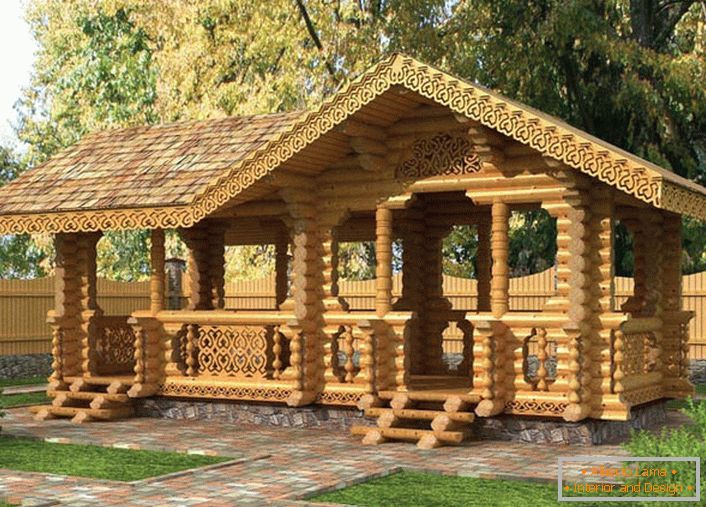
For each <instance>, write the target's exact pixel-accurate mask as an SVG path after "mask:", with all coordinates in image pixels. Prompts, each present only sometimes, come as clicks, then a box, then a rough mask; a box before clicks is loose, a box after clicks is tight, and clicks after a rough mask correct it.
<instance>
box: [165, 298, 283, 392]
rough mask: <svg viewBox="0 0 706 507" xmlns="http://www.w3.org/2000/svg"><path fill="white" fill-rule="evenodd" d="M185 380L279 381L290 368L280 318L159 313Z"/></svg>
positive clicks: (203, 313)
mask: <svg viewBox="0 0 706 507" xmlns="http://www.w3.org/2000/svg"><path fill="white" fill-rule="evenodd" d="M157 318H158V319H159V320H160V321H161V322H162V323H163V324H164V325H165V328H167V329H168V330H171V331H170V334H172V335H173V337H174V338H175V339H176V345H174V344H172V345H171V346H172V347H176V348H177V349H178V351H179V354H178V356H179V359H180V362H181V364H180V368H179V369H180V370H181V371H183V372H184V374H185V375H186V376H188V377H216V378H224V379H229V378H231V379H241V380H243V379H253V380H254V379H264V380H278V379H281V378H282V377H283V373H284V371H285V370H286V369H287V368H288V367H289V366H290V355H291V354H290V347H289V346H288V338H287V337H286V336H285V335H284V333H283V331H282V328H281V326H282V325H284V324H285V323H286V322H287V321H288V320H292V319H293V318H294V317H293V316H292V315H289V314H281V313H274V314H273V313H264V312H263V313H257V314H255V313H232V312H220V311H213V312H197V311H195V312H188V311H185V312H160V313H159V314H158V315H157Z"/></svg>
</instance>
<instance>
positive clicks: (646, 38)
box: [18, 0, 706, 272]
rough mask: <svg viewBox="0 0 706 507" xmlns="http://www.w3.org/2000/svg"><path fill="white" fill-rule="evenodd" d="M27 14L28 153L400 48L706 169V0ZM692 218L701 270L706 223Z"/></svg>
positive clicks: (96, 7) (250, 105) (682, 167)
mask: <svg viewBox="0 0 706 507" xmlns="http://www.w3.org/2000/svg"><path fill="white" fill-rule="evenodd" d="M27 17H28V20H29V22H30V24H31V26H32V29H33V31H34V33H35V37H36V38H37V40H38V43H39V47H40V50H39V57H38V60H37V63H36V66H35V71H34V76H33V81H32V86H31V87H30V88H29V89H28V90H26V92H25V93H24V95H23V98H22V101H21V104H20V112H21V118H22V121H21V123H20V125H19V129H18V136H19V138H20V139H21V140H22V141H24V142H26V143H28V145H29V147H30V148H29V152H28V153H29V156H28V163H29V164H30V166H33V165H35V164H36V163H38V162H40V161H42V160H44V159H45V158H46V157H48V156H50V155H51V154H53V153H54V152H56V150H58V149H60V148H61V147H63V146H66V145H67V144H70V143H72V142H74V141H75V140H76V139H78V138H79V137H80V136H81V135H83V134H84V133H85V132H88V131H91V130H95V129H102V128H108V127H115V126H125V125H132V124H143V123H153V122H162V121H172V120H177V119H188V118H204V117H214V116H223V115H233V114H246V113H266V112H275V111H282V110H291V109H303V108H307V107H310V106H312V105H315V104H318V103H319V102H320V101H321V100H322V99H323V98H324V97H326V96H328V95H330V94H331V93H333V92H334V91H335V90H336V89H338V88H339V87H340V86H341V85H342V84H343V83H344V82H345V81H347V80H348V79H349V78H351V77H352V76H354V75H356V74H357V73H359V72H360V71H362V70H363V69H365V68H367V67H368V66H370V65H371V64H372V63H373V62H375V61H376V60H378V59H379V58H380V57H381V55H383V54H385V53H388V52H390V51H402V52H405V53H408V54H411V55H413V56H416V57H418V58H420V59H423V60H426V61H429V62H432V63H434V64H436V65H438V66H440V67H443V68H446V69H448V70H450V71H452V72H454V73H456V74H458V75H461V76H464V77H466V78H468V79H470V80H474V81H477V82H479V83H481V84H483V85H486V86H489V87H491V88H495V89H497V90H498V91H500V92H502V93H504V94H505V95H507V96H509V97H511V98H514V99H517V100H520V101H523V102H526V103H528V104H530V105H532V106H535V107H537V108H539V109H541V110H543V111H546V112H548V113H550V114H553V115H556V116H558V117H560V118H562V119H564V120H566V121H568V122H569V123H571V124H573V125H575V126H576V127H578V128H581V129H584V130H586V131H588V132H590V133H592V134H594V135H596V136H598V137H600V138H602V139H605V140H607V141H608V142H611V143H613V144H615V145H617V146H619V147H621V148H624V149H626V150H628V151H631V152H633V153H636V154H638V155H640V156H643V157H645V158H647V159H648V160H650V161H652V162H655V163H657V164H659V165H663V166H665V167H668V168H671V169H672V170H674V171H675V172H676V173H678V174H681V175H683V176H685V177H688V178H691V179H693V180H695V181H698V182H700V183H702V184H703V183H706V114H705V113H706V90H705V89H704V87H703V83H704V82H705V81H706V79H705V78H706V75H705V74H706V70H705V65H704V56H705V55H704V47H705V46H704V42H705V41H706V29H705V26H706V7H705V5H704V1H703V0H701V1H697V0H683V1H678V0H570V1H563V0H522V1H520V0H356V1H353V0H339V1H335V2H331V1H324V0H295V1H291V0H270V1H268V2H249V1H248V2H246V1H244V0H202V1H199V2H196V1H193V0H173V1H170V2H143V1H141V0H99V1H95V0H69V1H66V0H30V3H29V6H28V11H27ZM542 220H544V222H542ZM526 223H527V224H530V225H531V226H532V227H534V228H535V229H536V232H538V233H539V234H545V235H548V234H550V233H551V230H552V228H551V224H550V222H549V221H548V218H546V217H545V218H542V216H537V217H527V220H526ZM685 226H686V229H685V247H686V248H687V254H686V256H685V259H686V260H687V264H688V266H689V269H699V268H705V267H706V260H704V259H703V253H700V252H699V251H698V249H699V248H703V242H702V241H700V238H703V237H704V236H706V227H704V226H703V225H702V224H700V223H698V222H696V221H685ZM512 236H513V237H515V238H522V237H524V236H523V235H522V234H521V233H517V234H515V233H513V235H512ZM455 237H456V238H457V241H459V244H458V246H457V247H453V248H452V250H454V251H455V252H456V253H459V255H463V256H466V257H467V256H468V255H469V254H471V252H472V251H473V249H474V243H473V242H474V241H475V239H474V238H473V237H472V235H465V236H464V235H455ZM128 238H130V239H128ZM550 239H551V238H550V236H543V237H542V238H539V240H538V241H537V242H536V243H533V244H530V247H529V248H536V249H535V250H531V251H529V250H526V248H527V246H526V245H524V244H522V245H519V244H518V245H517V246H516V247H511V251H514V252H516V254H517V256H518V260H520V258H521V259H523V260H520V262H525V263H526V265H524V267H523V268H522V269H527V270H529V271H530V272H531V271H532V270H536V269H539V266H544V265H551V263H552V262H553V257H552V255H553V254H552V252H551V249H548V248H547V245H548V242H549V241H550ZM125 241H126V242H127V243H125V244H124V245H123V244H121V243H120V242H119V241H118V240H117V238H116V239H115V241H114V243H113V244H114V246H115V247H116V248H117V249H119V250H121V249H123V248H125V249H126V250H127V251H128V252H129V250H130V248H132V246H131V245H134V244H135V241H136V239H135V238H132V237H129V236H125ZM514 241H515V240H514ZM516 241H520V240H519V239H518V240H516ZM522 241H524V240H522ZM363 253H364V252H363ZM540 257H541V259H543V261H542V262H539V258H540ZM625 259H626V262H628V263H629V256H626V257H625ZM369 260H370V259H368V261H369ZM463 263H466V268H463V267H461V268H458V267H457V268H458V269H461V270H462V271H463V270H464V269H465V271H466V272H470V271H469V269H470V268H469V267H468V266H470V265H469V264H468V259H466V260H463V261H462V264H463ZM454 269H456V268H454ZM626 269H628V270H629V269H631V267H630V266H629V265H626Z"/></svg>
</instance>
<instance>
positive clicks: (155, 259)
mask: <svg viewBox="0 0 706 507" xmlns="http://www.w3.org/2000/svg"><path fill="white" fill-rule="evenodd" d="M164 257H165V255H164V230H163V229H153V230H152V233H151V245H150V267H151V272H150V311H151V312H152V313H153V314H156V313H159V312H161V311H162V310H164Z"/></svg>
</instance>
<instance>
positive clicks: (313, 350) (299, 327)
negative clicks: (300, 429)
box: [280, 188, 325, 406]
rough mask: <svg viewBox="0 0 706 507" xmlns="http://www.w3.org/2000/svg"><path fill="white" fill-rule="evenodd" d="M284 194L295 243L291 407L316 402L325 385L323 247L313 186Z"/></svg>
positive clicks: (286, 374) (290, 331)
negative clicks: (292, 389) (292, 387)
mask: <svg viewBox="0 0 706 507" xmlns="http://www.w3.org/2000/svg"><path fill="white" fill-rule="evenodd" d="M280 195H281V196H282V198H283V199H284V201H285V203H286V204H287V208H288V210H289V214H290V217H291V225H292V240H293V245H294V250H293V258H292V278H293V279H292V303H293V311H294V316H295V318H296V321H292V322H289V323H288V324H287V326H286V327H285V328H284V329H283V332H284V333H285V334H286V335H287V336H288V338H289V340H290V350H291V356H290V363H291V365H290V367H289V368H287V370H285V372H283V374H282V378H283V379H285V380H293V381H294V383H295V390H294V392H293V393H292V395H291V396H290V397H289V399H288V400H287V404H288V405H290V406H301V405H307V404H309V403H312V402H313V401H315V400H316V397H317V396H318V394H319V393H320V392H321V390H322V389H323V386H324V372H325V365H324V360H323V358H324V336H325V335H324V331H323V329H324V319H323V313H324V305H323V295H324V291H323V281H324V276H323V266H324V262H323V246H322V239H321V234H320V232H321V231H320V226H319V223H318V222H317V219H316V216H317V210H316V205H315V202H314V200H313V197H312V195H313V194H312V192H311V191H310V190H309V189H304V188H302V189H297V188H286V189H282V190H280Z"/></svg>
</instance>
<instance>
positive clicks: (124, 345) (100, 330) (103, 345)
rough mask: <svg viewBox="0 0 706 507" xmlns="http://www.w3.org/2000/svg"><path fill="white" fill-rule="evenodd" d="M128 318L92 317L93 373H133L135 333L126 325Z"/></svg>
mask: <svg viewBox="0 0 706 507" xmlns="http://www.w3.org/2000/svg"><path fill="white" fill-rule="evenodd" d="M128 319H129V316H127V315H124V316H123V315H121V316H94V317H93V322H92V325H93V328H92V329H93V330H94V332H95V336H94V339H93V340H92V345H93V347H94V359H95V373H96V374H98V375H119V374H129V373H132V372H133V368H134V367H135V332H134V330H133V328H132V326H131V325H130V324H128Z"/></svg>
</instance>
